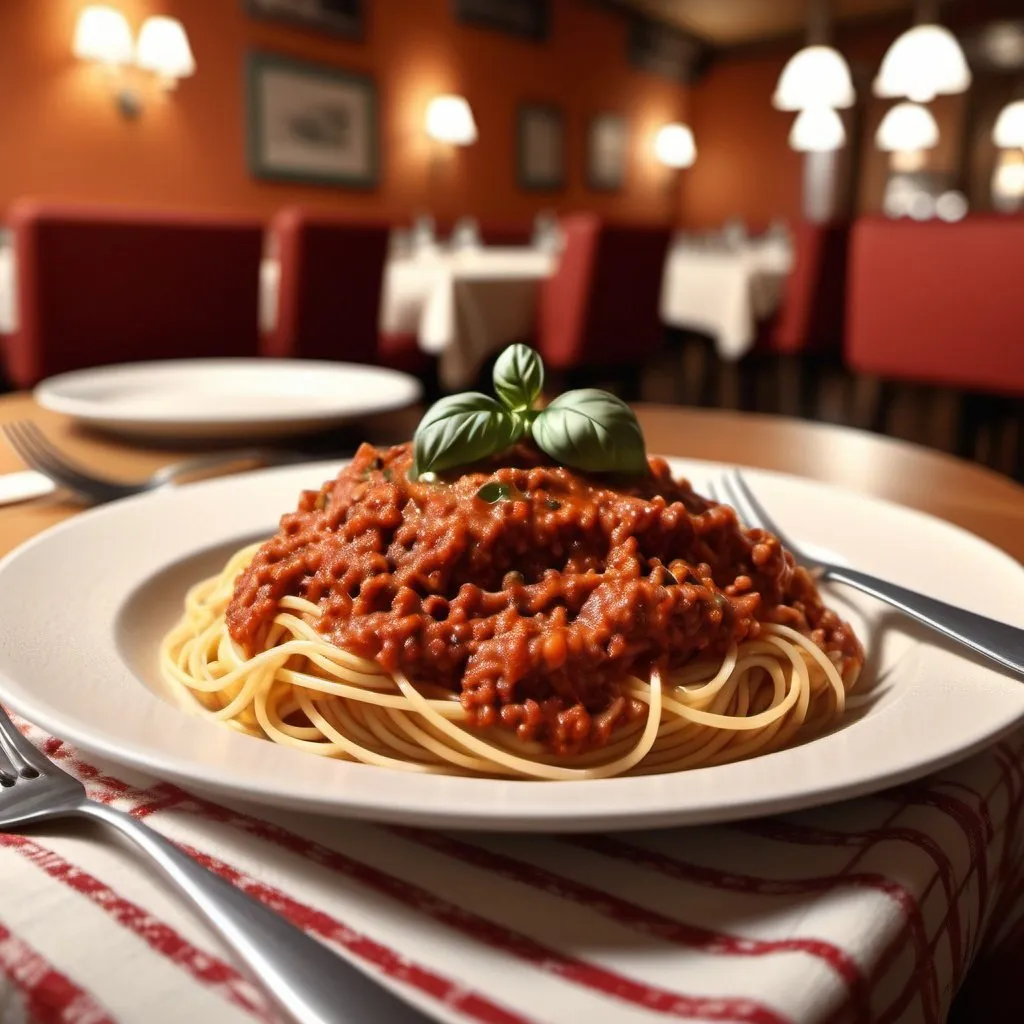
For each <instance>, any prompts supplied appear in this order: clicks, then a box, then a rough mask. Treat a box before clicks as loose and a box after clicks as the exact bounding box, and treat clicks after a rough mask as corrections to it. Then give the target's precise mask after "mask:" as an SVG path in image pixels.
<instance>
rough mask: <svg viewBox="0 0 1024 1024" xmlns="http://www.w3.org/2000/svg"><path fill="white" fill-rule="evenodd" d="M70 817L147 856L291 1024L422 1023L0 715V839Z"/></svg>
mask: <svg viewBox="0 0 1024 1024" xmlns="http://www.w3.org/2000/svg"><path fill="white" fill-rule="evenodd" d="M71 817H79V818H82V817H84V818H91V819H94V820H97V821H102V822H105V823H106V824H107V825H112V826H113V827H114V828H116V829H117V830H118V831H120V832H122V833H123V834H124V835H126V836H127V837H128V838H129V839H131V840H132V841H133V842H134V843H135V845H136V846H138V847H139V849H141V850H142V851H143V852H145V853H146V854H148V855H149V856H150V858H151V859H152V860H153V861H155V862H156V864H157V865H158V866H159V867H160V868H161V870H162V871H163V873H164V874H165V875H166V876H167V877H168V878H169V879H170V880H171V881H172V882H173V883H174V884H175V885H176V886H177V887H178V888H179V889H180V890H181V891H182V892H183V893H184V894H185V895H186V896H187V897H188V898H189V900H190V901H191V902H192V903H193V905H194V906H195V907H196V909H197V910H199V912H200V913H201V914H202V915H203V917H204V918H205V919H206V921H207V923H208V924H209V925H210V926H211V927H212V928H213V930H214V931H215V932H217V934H218V935H219V936H220V937H221V938H222V939H223V940H224V942H225V943H227V945H228V946H230V947H231V949H232V950H233V951H234V952H235V955H236V956H237V957H238V959H239V960H240V961H241V962H242V964H243V965H244V966H245V967H246V968H247V969H248V971H249V974H250V975H251V977H252V978H253V980H254V981H256V982H257V983H258V984H260V985H262V986H263V988H265V989H266V991H267V992H268V993H269V995H270V996H272V997H273V999H274V1000H275V1001H276V1002H277V1004H278V1006H279V1007H280V1008H281V1009H283V1010H284V1011H286V1012H287V1014H288V1015H289V1016H290V1018H291V1019H292V1020H295V1021H298V1022H300V1024H363V1022H365V1021H387V1022H389V1024H425V1021H426V1018H425V1017H424V1016H423V1015H422V1014H420V1013H419V1012H418V1011H416V1010H414V1009H413V1008H412V1007H411V1006H408V1005H407V1004H406V1003H403V1002H402V1001H401V1000H399V998H398V997H397V996H395V995H393V994H392V993H391V992H389V991H387V990H386V989H384V988H382V987H381V986H380V985H378V984H376V983H375V982H374V981H372V980H371V979H370V978H368V977H367V976H366V975H364V974H363V973H362V972H361V971H359V970H358V969H357V968H355V967H353V966H351V965H350V964H348V963H346V962H345V961H344V960H342V959H341V958H340V957H338V956H336V955H335V954H334V953H332V952H331V950H330V949H328V948H327V947H326V946H323V945H321V944H320V943H319V942H317V941H316V940H315V939H311V938H310V937H309V936H307V935H306V934H305V932H302V931H300V930H299V929H298V928H295V927H293V926H292V925H291V924H289V923H288V922H287V921H286V920H285V919H284V918H283V917H279V916H278V915H277V914H275V913H273V911H270V910H268V909H267V908H266V907H264V906H263V905H262V904H260V903H257V902H256V901H255V900H253V899H250V898H249V897H248V896H246V895H245V894H244V893H243V892H241V891H240V890H239V889H236V888H235V887H234V886H233V885H231V884H230V883H228V882H225V881H222V880H221V879H220V878H218V877H217V876H216V875H214V874H211V873H210V872H209V871H207V870H206V869H205V868H203V867H202V866H200V865H199V864H198V863H196V861H194V860H193V859H192V858H191V857H189V856H188V855H187V854H185V853H182V852H181V851H180V850H179V849H178V848H177V847H176V846H174V845H173V844H172V843H170V842H168V841H167V840H166V839H164V838H163V836H161V835H160V834H159V833H157V832H154V831H153V830H152V829H151V828H149V827H148V826H147V825H144V824H143V823H142V822H141V821H137V820H136V819H135V818H133V817H131V816H130V815H128V814H125V813H124V812H123V811H119V810H117V809H116V808H113V807H108V806H107V805H106V804H101V803H97V802H96V801H94V800H90V799H89V798H88V797H87V796H86V793H85V788H84V787H83V786H82V784H81V783H80V782H79V781H78V780H77V779H76V778H73V777H72V776H71V775H68V774H67V772H65V771H63V769H61V768H58V767H57V765H55V764H54V763H53V762H52V761H51V760H50V759H49V758H48V757H45V756H44V755H43V754H41V753H40V752H39V751H38V750H37V749H36V747H35V746H33V745H32V744H31V743H30V742H29V741H28V740H27V739H26V738H25V737H24V736H22V735H21V733H20V732H19V731H18V729H17V728H16V726H15V725H14V723H13V722H12V721H11V720H10V718H8V717H7V715H6V714H5V713H4V710H3V708H0V831H5V832H9V831H13V830H16V829H17V830H21V829H22V828H23V827H24V826H30V825H34V824H36V823H39V822H44V821H50V820H52V819H54V818H71Z"/></svg>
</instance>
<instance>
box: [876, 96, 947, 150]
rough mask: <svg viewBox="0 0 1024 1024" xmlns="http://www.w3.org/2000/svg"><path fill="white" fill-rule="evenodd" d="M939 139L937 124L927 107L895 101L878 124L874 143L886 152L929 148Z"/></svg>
mask: <svg viewBox="0 0 1024 1024" xmlns="http://www.w3.org/2000/svg"><path fill="white" fill-rule="evenodd" d="M938 141H939V126H938V125H937V124H936V123H935V118H934V117H932V112H931V111H930V110H929V109H928V108H927V107H922V106H920V105H919V104H917V103H897V104H896V106H894V107H893V108H892V109H891V110H889V111H888V113H887V114H886V115H885V117H883V118H882V123H881V124H880V125H879V126H878V131H877V133H876V134H875V145H876V146H878V148H879V149H884V150H886V151H888V152H895V151H899V150H911V149H931V148H932V147H934V146H935V145H937V143H938Z"/></svg>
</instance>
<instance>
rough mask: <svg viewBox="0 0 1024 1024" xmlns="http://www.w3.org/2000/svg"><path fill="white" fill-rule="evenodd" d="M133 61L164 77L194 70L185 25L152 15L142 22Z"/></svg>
mask: <svg viewBox="0 0 1024 1024" xmlns="http://www.w3.org/2000/svg"><path fill="white" fill-rule="evenodd" d="M135 62H136V64H138V65H139V67H140V68H145V69H146V70H147V71H155V72H156V73H157V74H158V75H162V76H163V77H164V78H187V77H188V76H189V75H192V74H195V70H196V60H195V57H193V56H192V47H191V46H189V44H188V36H187V35H186V34H185V27H184V25H182V23H181V22H180V21H178V19H177V18H163V17H153V18H147V19H146V20H145V21H144V22H143V23H142V28H141V29H140V30H139V42H138V46H137V47H136V50H135Z"/></svg>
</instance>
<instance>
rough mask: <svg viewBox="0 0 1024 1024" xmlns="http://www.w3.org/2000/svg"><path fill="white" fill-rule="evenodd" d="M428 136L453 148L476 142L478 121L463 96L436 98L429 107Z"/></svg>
mask: <svg viewBox="0 0 1024 1024" xmlns="http://www.w3.org/2000/svg"><path fill="white" fill-rule="evenodd" d="M427 134H428V135H429V136H430V137H431V138H432V139H437V140H438V141H439V142H450V143H451V144H452V145H453V146H469V145H471V144H472V143H474V142H476V138H477V133H476V121H474V120H473V111H472V110H470V109H469V104H468V103H467V102H466V100H465V98H464V97H463V96H452V95H444V96H435V97H434V98H433V99H432V100H431V101H430V103H429V104H428V105H427Z"/></svg>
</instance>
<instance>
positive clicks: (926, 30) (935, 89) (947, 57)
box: [874, 25, 971, 103]
mask: <svg viewBox="0 0 1024 1024" xmlns="http://www.w3.org/2000/svg"><path fill="white" fill-rule="evenodd" d="M970 84H971V69H970V68H969V67H968V66H967V60H966V59H965V58H964V51H963V50H962V49H961V48H960V44H959V43H958V42H957V39H956V36H954V35H953V33H952V32H950V31H949V29H948V28H943V26H942V25H915V26H914V27H913V28H911V29H908V30H907V31H906V32H904V33H903V35H901V36H900V37H899V38H898V39H897V40H896V41H895V42H894V43H893V44H892V46H890V47H889V49H888V50H886V52H885V56H884V57H883V58H882V66H881V67H880V68H879V69H878V77H877V78H876V79H875V82H874V92H875V95H876V96H883V97H898V96H906V97H907V98H908V99H911V100H913V101H914V102H916V103H927V102H928V101H929V100H933V99H935V97H936V96H938V95H940V94H947V93H958V92H965V91H966V90H967V89H968V88H969V87H970Z"/></svg>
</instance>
